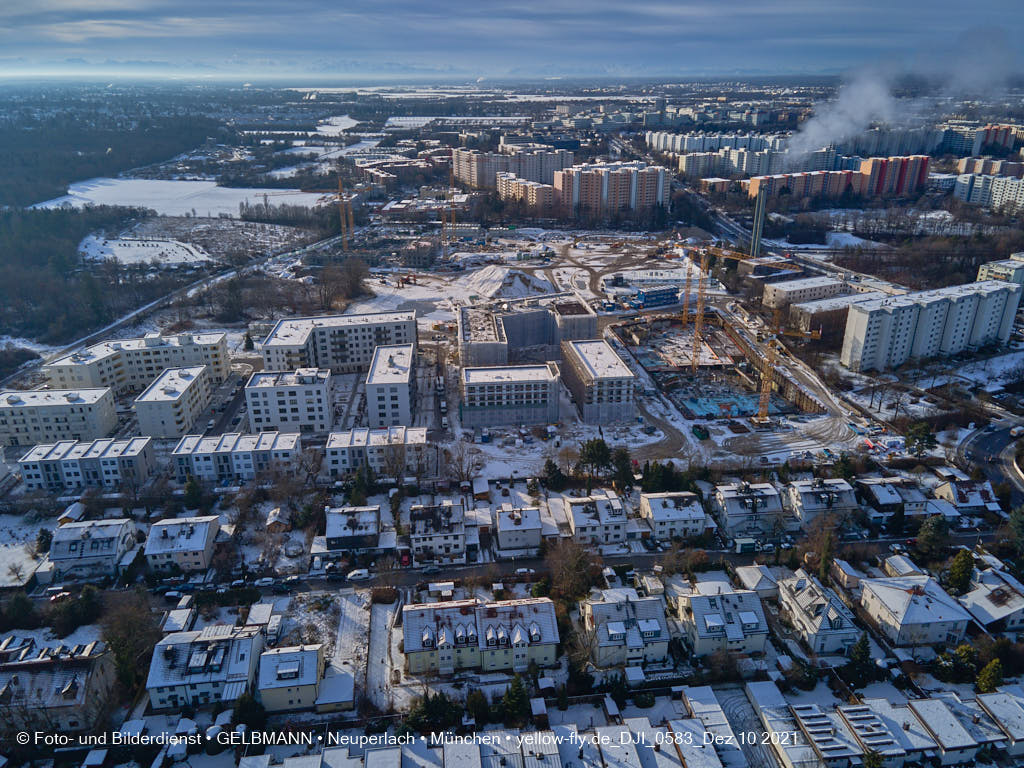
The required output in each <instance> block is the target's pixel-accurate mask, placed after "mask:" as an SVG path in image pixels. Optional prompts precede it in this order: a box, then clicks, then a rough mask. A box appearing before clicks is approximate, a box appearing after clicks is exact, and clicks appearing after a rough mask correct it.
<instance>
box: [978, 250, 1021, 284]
mask: <svg viewBox="0 0 1024 768" xmlns="http://www.w3.org/2000/svg"><path fill="white" fill-rule="evenodd" d="M984 280H1002V281H1003V282H1005V283H1016V284H1017V285H1024V251H1021V252H1020V253H1013V254H1010V258H1008V259H1002V260H1001V261H989V262H986V263H985V264H982V265H981V266H980V267H978V282H979V283H980V282H982V281H984Z"/></svg>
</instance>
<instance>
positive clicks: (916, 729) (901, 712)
mask: <svg viewBox="0 0 1024 768" xmlns="http://www.w3.org/2000/svg"><path fill="white" fill-rule="evenodd" d="M861 704H863V705H864V706H865V707H867V708H868V709H869V710H870V711H871V712H872V713H874V715H875V716H877V717H878V719H879V720H881V721H882V724H883V725H885V727H886V730H887V731H888V732H889V733H890V734H893V735H895V737H896V740H897V741H898V742H899V744H900V746H901V747H903V749H905V750H906V751H907V752H926V751H930V750H934V749H935V746H936V743H935V739H933V738H932V737H931V736H930V735H929V734H928V731H927V730H926V729H925V728H924V726H923V725H922V723H921V721H920V720H919V719H918V718H917V715H916V714H915V713H914V712H912V711H911V710H910V707H908V706H907V705H906V704H900V703H895V702H891V701H889V700H888V699H886V698H866V699H863V700H862V701H861Z"/></svg>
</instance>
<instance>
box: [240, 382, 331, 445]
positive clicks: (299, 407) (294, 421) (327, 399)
mask: <svg viewBox="0 0 1024 768" xmlns="http://www.w3.org/2000/svg"><path fill="white" fill-rule="evenodd" d="M332 394H333V381H332V379H331V372H330V370H329V369H327V368H299V369H297V370H295V371H259V372H257V373H254V374H253V375H252V376H250V377H249V381H248V382H247V383H246V385H245V405H246V407H247V408H248V409H249V428H250V429H251V430H252V431H253V432H266V431H268V430H270V431H275V432H276V431H280V432H296V431H297V432H327V431H328V430H329V429H330V428H331V423H332V421H333V418H334V414H333V411H332Z"/></svg>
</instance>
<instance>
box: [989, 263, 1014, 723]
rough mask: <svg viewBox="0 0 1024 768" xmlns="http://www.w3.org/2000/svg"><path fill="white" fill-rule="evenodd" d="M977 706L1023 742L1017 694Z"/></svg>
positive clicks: (1005, 692)
mask: <svg viewBox="0 0 1024 768" xmlns="http://www.w3.org/2000/svg"><path fill="white" fill-rule="evenodd" d="M1017 263H1018V264H1020V262H1017ZM1021 266H1024V264H1021ZM978 706H980V707H981V708H982V709H984V710H985V712H986V713H987V714H988V716H989V717H991V718H992V720H993V721H994V722H995V723H996V724H997V725H998V726H999V727H1000V728H1001V729H1002V731H1003V733H1005V734H1006V736H1007V737H1009V738H1010V739H1011V740H1012V741H1013V742H1019V741H1024V697H1021V695H1020V694H1019V693H1017V692H1015V691H1014V690H1013V689H1012V688H1008V687H1007V688H999V689H998V690H997V691H996V692H995V693H981V694H978Z"/></svg>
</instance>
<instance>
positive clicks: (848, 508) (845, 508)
mask: <svg viewBox="0 0 1024 768" xmlns="http://www.w3.org/2000/svg"><path fill="white" fill-rule="evenodd" d="M783 494H784V500H785V502H786V506H787V507H789V509H791V510H792V511H793V514H794V515H795V516H796V517H797V518H798V519H799V520H800V523H801V525H807V524H808V523H810V522H811V521H812V520H814V518H816V517H818V515H835V516H836V518H837V519H841V518H843V517H846V516H847V515H851V514H853V513H854V512H855V511H857V509H858V508H859V505H858V504H857V496H856V495H855V494H854V492H853V486H852V485H850V484H849V483H848V482H846V481H845V480H843V479H842V478H831V479H828V478H823V477H816V478H814V479H813V480H794V481H793V482H791V483H789V484H787V485H786V487H785V489H784V490H783Z"/></svg>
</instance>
